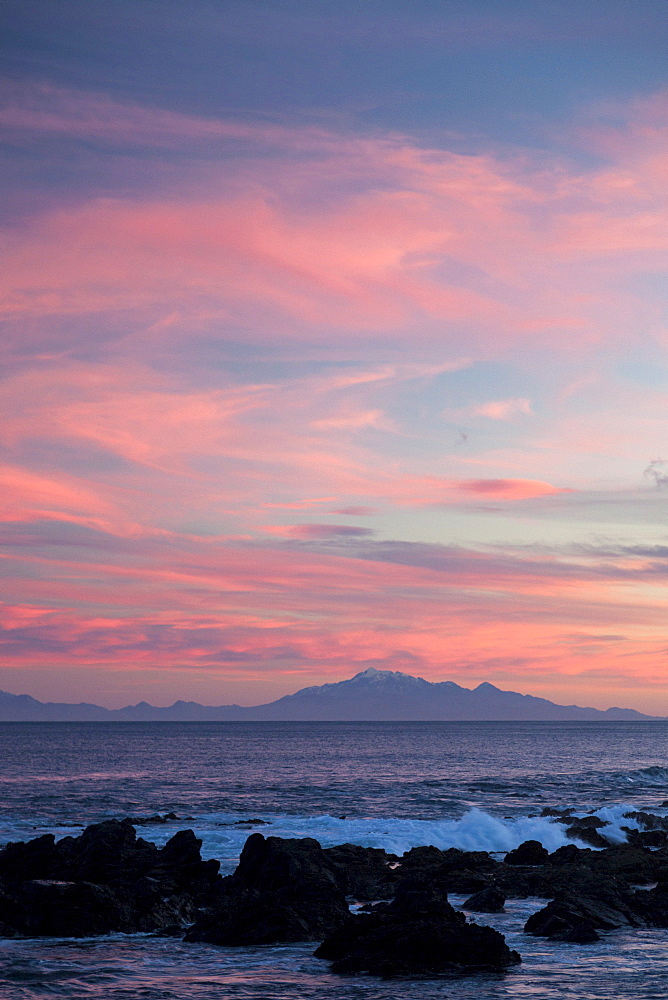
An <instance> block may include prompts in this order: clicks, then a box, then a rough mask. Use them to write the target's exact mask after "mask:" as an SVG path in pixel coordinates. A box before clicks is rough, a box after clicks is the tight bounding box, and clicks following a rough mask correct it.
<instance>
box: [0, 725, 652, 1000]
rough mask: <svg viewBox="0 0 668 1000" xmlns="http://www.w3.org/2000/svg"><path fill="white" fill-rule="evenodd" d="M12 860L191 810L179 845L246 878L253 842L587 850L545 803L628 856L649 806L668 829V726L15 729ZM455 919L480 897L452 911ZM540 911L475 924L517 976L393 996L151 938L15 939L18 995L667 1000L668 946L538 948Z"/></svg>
mask: <svg viewBox="0 0 668 1000" xmlns="http://www.w3.org/2000/svg"><path fill="white" fill-rule="evenodd" d="M0 790H1V791H0V794H1V800H0V806H1V808H0V844H4V843H6V842H8V841H10V840H26V839H29V838H31V837H35V836H38V835H40V834H42V833H45V832H52V833H54V834H55V835H56V836H57V837H60V836H65V835H66V834H75V835H76V834H78V833H80V832H81V830H82V828H83V827H84V826H85V825H87V824H88V823H92V822H98V821H100V820H102V819H106V818H111V817H116V818H122V817H124V816H127V815H130V816H133V817H136V816H150V815H153V814H164V813H167V812H174V813H176V814H177V815H178V816H179V817H183V819H182V820H181V821H180V822H176V823H168V824H149V825H147V826H142V827H141V829H140V831H139V832H140V833H141V836H143V837H145V838H146V839H148V840H153V841H154V842H155V843H157V844H163V843H164V842H165V841H166V840H167V839H168V838H169V837H170V836H172V835H173V833H174V832H175V831H176V830H177V829H182V828H191V829H193V830H194V831H195V832H196V834H197V835H198V836H199V837H201V838H202V841H203V847H202V855H203V857H205V858H208V857H215V858H218V859H219V860H220V861H221V870H222V871H223V873H227V872H230V871H232V870H233V869H234V867H235V864H236V861H237V859H238V857H239V853H240V851H241V849H242V847H243V844H244V842H245V839H246V837H247V836H248V834H249V832H250V829H251V827H250V826H249V825H246V824H245V821H247V820H255V819H262V820H263V821H264V824H266V825H258V826H257V827H256V829H258V830H260V831H261V832H262V833H264V834H265V835H274V836H280V837H303V836H310V837H315V838H316V839H318V840H319V841H320V843H321V844H322V845H323V846H331V845H334V844H340V843H345V842H350V843H354V844H361V845H364V846H373V847H383V848H385V849H386V850H388V851H392V852H394V853H397V854H401V853H403V852H404V851H406V850H408V849H409V848H411V847H414V846H418V845H424V844H433V845H435V846H437V847H440V848H447V847H459V848H462V849H465V850H486V851H492V852H504V851H507V850H510V849H511V848H513V847H516V846H517V845H518V844H520V843H521V842H522V841H523V840H527V839H535V840H540V841H541V842H542V843H543V844H544V846H545V847H547V848H548V849H549V850H550V851H552V850H554V849H556V848H557V847H559V846H561V845H563V844H565V843H570V841H569V840H568V839H567V837H566V834H565V829H564V826H563V825H562V824H560V823H558V822H556V821H554V820H552V819H550V818H549V817H542V816H540V815H539V814H540V812H541V810H542V809H543V808H544V807H545V806H552V807H564V808H566V807H569V806H571V807H574V808H575V809H576V810H577V811H578V812H579V813H580V814H582V813H584V812H596V814H597V815H599V816H601V817H602V818H604V819H606V820H607V821H608V824H609V825H608V826H606V828H605V832H606V835H607V836H608V837H609V838H611V839H613V840H617V841H620V842H621V841H623V840H624V839H625V832H624V830H623V827H624V826H627V827H628V826H634V825H635V824H634V822H633V821H632V820H629V819H628V818H627V817H624V813H625V812H627V811H629V810H632V809H646V810H649V811H652V812H655V813H658V814H660V815H666V814H667V813H668V809H667V808H666V807H665V806H664V805H663V803H664V802H665V801H666V799H667V798H668V723H491V722H490V723H332V724H330V723H269V722H267V723H261V722H258V723H1V724H0ZM450 899H451V902H453V904H454V905H461V903H462V902H463V900H464V897H457V896H451V897H450ZM542 905H544V903H543V901H541V900H509V901H508V903H507V905H506V912H505V913H502V914H493V915H478V916H476V918H475V919H476V920H478V922H481V923H489V924H491V925H493V926H495V927H497V928H498V929H499V930H501V931H502V932H503V933H504V934H505V935H506V939H507V941H508V944H509V945H510V946H511V947H513V948H516V949H517V950H518V951H519V952H520V953H521V955H522V957H523V963H522V965H521V966H518V967H516V968H514V969H512V970H511V971H509V972H507V973H502V974H486V975H476V976H473V977H470V976H467V977H461V976H452V977H445V978H440V979H428V980H424V979H423V980H415V981H411V980H395V981H391V982H383V981H381V980H378V979H374V978H372V977H366V976H361V977H341V976H335V975H332V974H331V973H330V972H329V971H328V965H327V963H325V962H322V961H319V960H318V959H315V958H313V955H312V952H313V949H314V945H313V944H312V943H311V944H303V945H297V946H294V945H291V946H265V947H258V948H244V949H239V948H220V947H216V946H213V945H202V944H199V945H194V944H184V943H182V942H179V941H178V940H173V939H163V938H158V937H152V936H150V935H111V936H107V937H104V938H96V939H84V940H68V939H31V940H19V939H4V940H2V939H0V997H2V1000H5V998H7V1000H18V998H21V1000H33V998H36V997H67V998H84V997H86V998H103V997H104V998H105V1000H107V998H109V1000H139V998H142V1000H158V998H160V1000H185V998H188V1000H213V998H224V997H230V998H244V1000H246V998H248V1000H250V998H252V1000H265V998H266V1000H284V998H293V997H303V998H305V1000H311V998H312V1000H316V998H318V1000H319V998H323V1000H324V998H328V1000H355V998H360V1000H362V998H364V1000H390V998H393V1000H404V998H406V1000H409V998H413V997H415V998H418V997H419V998H421V1000H431V998H436V997H439V998H442V997H443V998H445V997H447V998H452V1000H473V998H479V1000H501V998H508V1000H512V998H521V997H523V998H529V997H531V998H551V997H555V998H556V997H560V998H563V997H565V998H577V1000H586V998H606V1000H607V998H610V997H618V998H620V1000H625V998H631V997H633V998H635V1000H638V998H642V1000H650V998H659V997H660V998H666V997H668V931H661V930H640V931H639V930H635V931H615V932H611V933H609V934H607V935H605V936H604V937H603V939H602V940H601V941H600V942H599V943H596V944H594V945H587V946H582V945H574V944H566V943H554V942H546V941H544V940H542V939H536V938H531V937H529V936H527V935H524V933H523V931H522V927H523V925H524V922H525V920H526V918H527V916H528V915H529V914H530V913H532V912H534V911H535V910H537V909H539V908H540V907H541V906H542Z"/></svg>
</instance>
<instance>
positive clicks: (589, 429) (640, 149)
mask: <svg viewBox="0 0 668 1000" xmlns="http://www.w3.org/2000/svg"><path fill="white" fill-rule="evenodd" d="M665 15H666V7H665V2H664V0H636V2H634V3H629V2H628V0H579V2H575V0H526V2H525V0H439V2H438V3H434V2H433V0H316V2H313V0H189V2H188V3H187V4H185V3H183V2H182V0H96V2H94V3H91V2H90V0H68V2H67V3H62V2H61V0H4V3H3V4H2V11H1V14H0V17H1V18H2V22H3V24H2V31H1V32H0V36H1V38H2V43H1V44H2V52H1V61H0V67H1V68H0V129H1V131H2V136H3V144H2V154H1V160H0V169H1V171H2V174H1V179H0V188H1V190H2V192H3V196H2V209H1V214H0V243H1V251H0V252H1V254H2V260H3V266H2V269H1V271H0V286H1V293H0V300H1V304H0V310H1V314H0V322H1V324H2V326H1V334H0V336H1V338H2V354H3V358H4V360H3V366H2V376H1V378H2V418H1V421H2V422H1V427H2V432H1V438H2V454H1V456H0V475H1V477H2V491H1V493H2V511H3V512H2V528H1V530H2V559H3V570H2V576H3V580H4V582H3V585H2V592H3V597H2V605H1V609H2V632H1V635H0V643H1V646H0V648H1V653H0V656H1V661H0V687H2V688H3V689H4V690H7V691H10V692H12V693H15V694H19V693H27V694H30V695H32V696H33V697H36V698H39V699H40V700H55V701H81V700H85V701H94V702H96V703H98V704H103V705H106V706H108V707H120V706H122V705H125V704H128V703H132V702H136V701H139V700H141V699H146V700H148V701H150V702H152V703H154V704H161V705H165V704H170V703H172V702H173V701H174V700H175V699H177V698H183V699H185V700H196V701H200V702H203V703H207V704H229V703H233V702H236V703H239V704H258V703H262V702H266V701H270V700H273V699H274V698H277V697H280V696H281V695H283V694H288V693H291V692H293V691H295V690H297V689H299V688H301V687H305V686H307V685H311V684H321V683H325V682H333V681H338V680H343V679H345V678H347V677H350V676H352V675H353V674H355V673H357V672H359V671H361V670H365V669H366V668H368V667H375V668H378V669H387V670H401V671H404V672H406V673H410V674H414V675H418V676H422V677H425V678H426V679H428V680H433V681H437V680H438V681H440V680H453V681H456V682H457V683H459V684H462V685H464V686H466V687H473V686H475V685H477V684H479V683H481V682H483V681H489V682H491V683H493V684H496V685H497V686H498V687H501V688H504V689H509V690H517V691H521V692H523V693H529V694H534V695H539V696H542V697H547V698H550V699H551V700H553V701H557V702H560V703H562V704H571V703H576V704H581V705H593V706H595V707H598V708H607V707H609V706H612V705H621V706H626V707H632V708H637V709H639V710H641V711H645V712H649V713H651V714H658V715H668V688H667V685H666V662H667V654H668V634H667V630H666V625H667V619H668V615H667V602H666V580H667V574H668V524H667V520H666V515H667V512H668V423H667V402H668V391H667V390H668V381H667V376H668V358H667V355H666V347H667V345H668V326H667V319H668V317H667V312H666V298H667V296H666V292H667V291H668V281H667V260H668V257H667V253H666V252H667V250H668V155H667V154H668V83H667V81H668V75H667V71H668V18H666V16H665Z"/></svg>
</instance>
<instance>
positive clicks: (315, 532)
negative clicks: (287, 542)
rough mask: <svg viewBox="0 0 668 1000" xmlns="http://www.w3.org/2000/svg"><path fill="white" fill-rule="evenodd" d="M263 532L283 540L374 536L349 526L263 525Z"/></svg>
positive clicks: (368, 530)
mask: <svg viewBox="0 0 668 1000" xmlns="http://www.w3.org/2000/svg"><path fill="white" fill-rule="evenodd" d="M264 530H265V531H268V532H269V533H270V534H272V535H283V536H284V537H285V538H304V539H312V540H314V541H315V540H318V539H323V540H326V539H328V538H368V537H369V536H370V535H373V534H375V532H374V531H373V530H372V529H371V528H358V527H355V526H354V525H351V524H284V525H276V524H274V525H265V526H264Z"/></svg>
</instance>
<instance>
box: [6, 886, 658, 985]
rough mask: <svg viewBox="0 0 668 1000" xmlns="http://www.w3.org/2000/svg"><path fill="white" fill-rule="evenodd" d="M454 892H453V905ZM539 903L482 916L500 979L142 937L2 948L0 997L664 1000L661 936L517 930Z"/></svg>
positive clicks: (300, 948)
mask: <svg viewBox="0 0 668 1000" xmlns="http://www.w3.org/2000/svg"><path fill="white" fill-rule="evenodd" d="M463 898H464V897H462V896H451V899H452V901H453V903H455V904H458V905H460V904H461V902H462V901H463ZM540 905H541V901H540V900H510V901H509V902H508V904H507V912H506V913H502V914H492V915H489V916H488V915H485V916H484V917H480V918H479V920H480V922H481V923H491V924H493V925H494V926H495V927H497V928H498V929H499V930H501V931H502V932H503V933H505V934H506V936H507V940H508V943H509V945H510V946H511V947H514V948H517V949H518V950H519V951H520V952H521V954H522V956H523V960H524V961H523V964H522V965H521V966H518V967H516V968H514V969H512V970H511V971H510V972H508V973H505V974H502V973H496V974H480V975H475V976H471V977H460V976H451V977H443V978H440V979H423V980H393V981H389V982H384V981H382V980H378V979H374V978H371V977H367V976H359V977H350V976H334V975H332V974H331V973H329V971H328V967H327V963H324V962H321V961H319V960H318V959H315V958H313V955H312V951H313V948H314V946H313V945H312V944H302V945H291V946H285V947H269V946H266V947H257V948H245V949H231V948H217V947H215V946H213V945H203V944H191V945H186V944H184V943H183V942H181V941H175V940H172V939H165V938H155V937H151V936H149V935H133V936H124V935H112V936H109V937H106V938H100V939H96V940H85V941H72V940H55V941H44V940H39V941H38V940H26V941H20V940H5V941H1V942H0V996H1V997H2V1000H38V998H43V997H47V996H48V997H59V998H68V1000H69V998H71V1000H80V998H81V1000H83V998H89V1000H221V998H228V997H229V998H231V1000H294V998H295V997H300V998H303V1000H418V998H419V1000H443V998H448V1000H522V998H541V1000H552V998H554V1000H557V998H559V1000H563V998H567V1000H568V998H572V1000H613V998H615V1000H658V998H661V1000H665V997H666V996H667V995H668V968H667V965H666V949H667V946H668V931H654V930H652V931H649V930H645V931H630V932H622V931H616V932H614V933H611V934H609V935H607V936H606V937H605V938H604V939H603V940H602V941H600V942H597V943H596V944H594V945H587V946H582V945H580V946H579V945H569V944H563V943H546V942H545V941H542V940H540V939H536V938H530V937H528V936H525V935H524V934H523V933H522V926H523V924H524V921H525V920H526V917H527V916H528V914H529V913H531V912H532V911H533V910H535V909H536V908H537V907H539V906H540Z"/></svg>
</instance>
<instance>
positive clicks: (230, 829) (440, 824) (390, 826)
mask: <svg viewBox="0 0 668 1000" xmlns="http://www.w3.org/2000/svg"><path fill="white" fill-rule="evenodd" d="M633 809H634V806H633V805H630V804H619V805H614V806H605V807H603V808H601V809H598V810H597V811H596V812H595V813H593V815H595V816H598V817H600V819H603V820H606V822H607V823H608V824H609V825H607V826H605V827H603V828H602V830H601V832H602V833H603V834H604V836H605V837H606V839H607V840H610V841H611V842H612V843H623V842H624V841H625V840H626V833H625V832H624V830H623V829H622V827H630V828H632V829H638V828H639V825H638V823H637V822H636V820H634V819H630V818H629V817H628V816H625V815H624V813H626V812H629V811H631V810H633ZM244 818H245V817H243V816H242V815H241V814H239V813H209V814H199V815H195V816H193V817H192V819H188V820H183V821H181V822H179V823H174V824H172V823H169V824H155V825H154V824H148V825H146V826H142V827H140V828H138V830H137V834H138V836H141V837H144V838H145V839H146V840H150V841H153V842H154V843H156V844H158V845H162V844H164V843H165V842H166V841H167V840H168V839H169V838H170V837H172V836H173V835H174V833H175V832H176V830H178V829H182V828H184V827H191V828H192V829H193V830H194V831H195V833H196V834H197V836H198V837H201V838H202V841H203V845H202V854H203V856H204V857H207V858H218V859H219V860H220V861H221V862H222V866H223V870H224V871H229V870H231V869H232V868H233V867H234V865H235V864H236V861H237V859H238V857H239V855H240V853H241V851H242V849H243V846H244V844H245V842H246V840H247V838H248V837H249V836H250V834H251V833H255V832H257V833H262V834H263V835H264V836H266V837H270V836H271V837H285V838H292V837H313V838H314V839H315V840H317V841H319V843H320V844H322V846H323V847H333V846H335V845H336V844H345V843H350V844H359V845H360V846H362V847H380V848H383V849H384V850H386V851H388V852H389V853H391V854H397V855H402V854H404V853H405V852H406V851H408V850H410V849H411V848H412V847H424V846H429V845H431V846H433V847H438V848H440V849H441V850H447V849H448V848H449V847H457V848H459V849H460V850H463V851H488V852H491V853H505V852H506V851H510V850H513V848H515V847H518V846H519V845H520V844H521V843H523V842H524V841H525V840H537V841H539V843H541V844H542V845H543V847H545V848H547V850H548V851H550V852H552V851H555V850H557V848H559V847H563V846H564V845H566V844H576V845H577V846H578V847H588V846H590V845H588V844H586V843H584V842H582V841H579V840H573V839H571V838H569V837H567V836H566V828H565V825H564V824H562V823H559V822H557V821H556V820H554V819H551V818H549V817H543V816H515V817H512V818H509V817H501V816H493V815H491V814H490V813H488V812H484V811H483V810H482V809H477V808H473V809H470V810H469V811H468V812H466V813H464V815H463V816H461V817H460V818H459V819H440V820H439V819H433V820H422V819H414V820H412V819H405V818H401V819H398V818H390V817H388V818H384V819H383V818H378V817H367V818H357V817H338V816H330V815H321V816H294V815H286V814H270V813H264V814H263V817H262V818H263V819H264V820H265V823H266V825H258V826H251V825H250V824H246V823H244V824H243V825H237V824H239V823H240V822H242V821H243V820H244ZM12 827H13V824H11V823H9V824H6V823H3V824H2V829H1V830H0V835H2V836H1V837H0V839H2V841H7V840H25V839H29V838H30V837H35V836H39V835H40V834H42V833H46V832H52V833H54V834H55V835H56V838H57V839H60V838H61V837H63V836H67V835H68V834H69V835H74V836H76V835H77V834H78V833H80V832H81V828H80V827H79V828H76V827H71V828H67V827H66V828H63V827H52V826H49V825H48V824H45V825H44V826H32V825H31V826H30V827H27V826H26V824H25V821H23V822H22V823H20V825H17V827H16V828H12Z"/></svg>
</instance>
